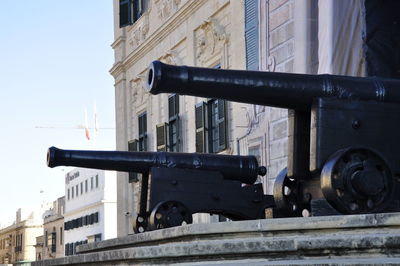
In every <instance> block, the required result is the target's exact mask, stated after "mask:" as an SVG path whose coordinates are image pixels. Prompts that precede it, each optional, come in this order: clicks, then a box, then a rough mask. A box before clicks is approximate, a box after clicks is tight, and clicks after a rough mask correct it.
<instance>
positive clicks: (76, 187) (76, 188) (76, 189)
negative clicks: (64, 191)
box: [75, 185, 79, 197]
mask: <svg viewBox="0 0 400 266" xmlns="http://www.w3.org/2000/svg"><path fill="white" fill-rule="evenodd" d="M75 192H76V197H78V194H79V191H78V185H76V186H75Z"/></svg>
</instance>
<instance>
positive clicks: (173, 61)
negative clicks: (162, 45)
mask: <svg viewBox="0 0 400 266" xmlns="http://www.w3.org/2000/svg"><path fill="white" fill-rule="evenodd" d="M160 61H162V62H164V63H166V64H170V65H182V64H183V58H181V57H180V56H179V54H178V52H177V51H176V50H169V51H168V52H167V53H166V54H165V55H163V56H162V57H160Z"/></svg>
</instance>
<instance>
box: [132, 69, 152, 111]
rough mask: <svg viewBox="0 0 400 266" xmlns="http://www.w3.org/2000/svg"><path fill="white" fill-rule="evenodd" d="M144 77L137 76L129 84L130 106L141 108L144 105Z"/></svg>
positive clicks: (145, 96)
mask: <svg viewBox="0 0 400 266" xmlns="http://www.w3.org/2000/svg"><path fill="white" fill-rule="evenodd" d="M145 79H146V77H145V75H138V76H137V77H136V78H135V79H133V80H132V81H131V82H130V83H131V93H132V104H134V105H135V106H141V105H143V104H145V103H146V101H147V99H148V97H147V95H146V94H148V93H146V92H145V90H144V82H145Z"/></svg>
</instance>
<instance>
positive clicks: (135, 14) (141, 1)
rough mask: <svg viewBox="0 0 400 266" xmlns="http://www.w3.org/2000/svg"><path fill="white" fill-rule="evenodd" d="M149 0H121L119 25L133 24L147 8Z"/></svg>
mask: <svg viewBox="0 0 400 266" xmlns="http://www.w3.org/2000/svg"><path fill="white" fill-rule="evenodd" d="M147 4H148V0H120V1H119V27H120V28H122V27H125V26H129V25H132V24H133V23H135V21H137V20H138V19H139V18H140V17H141V16H142V15H143V13H144V11H145V10H146V9H147Z"/></svg>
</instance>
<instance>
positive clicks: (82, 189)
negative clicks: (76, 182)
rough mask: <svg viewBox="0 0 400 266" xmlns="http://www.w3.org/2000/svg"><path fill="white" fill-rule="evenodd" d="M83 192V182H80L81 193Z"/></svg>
mask: <svg viewBox="0 0 400 266" xmlns="http://www.w3.org/2000/svg"><path fill="white" fill-rule="evenodd" d="M82 194H83V182H81V195H82Z"/></svg>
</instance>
